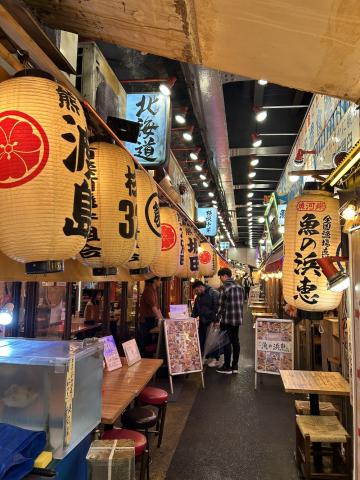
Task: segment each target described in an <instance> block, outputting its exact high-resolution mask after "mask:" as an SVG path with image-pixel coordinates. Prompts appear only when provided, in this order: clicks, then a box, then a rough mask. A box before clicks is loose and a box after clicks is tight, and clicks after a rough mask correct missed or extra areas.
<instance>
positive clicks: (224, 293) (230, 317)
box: [216, 268, 244, 375]
mask: <svg viewBox="0 0 360 480" xmlns="http://www.w3.org/2000/svg"><path fill="white" fill-rule="evenodd" d="M218 276H219V277H220V280H221V282H222V284H223V285H222V287H221V289H220V298H219V309H218V321H219V322H220V329H221V330H223V331H226V332H227V335H228V337H229V340H230V343H228V344H227V345H225V347H224V365H223V366H222V367H221V368H219V369H217V370H216V371H217V372H218V373H224V374H227V375H230V374H232V373H239V366H238V363H239V356H240V341H239V327H240V325H241V324H242V321H243V305H244V290H243V288H242V287H241V286H240V285H238V284H237V283H236V282H235V280H234V279H233V278H231V270H230V269H229V268H221V269H220V270H219V271H218ZM231 356H232V361H231Z"/></svg>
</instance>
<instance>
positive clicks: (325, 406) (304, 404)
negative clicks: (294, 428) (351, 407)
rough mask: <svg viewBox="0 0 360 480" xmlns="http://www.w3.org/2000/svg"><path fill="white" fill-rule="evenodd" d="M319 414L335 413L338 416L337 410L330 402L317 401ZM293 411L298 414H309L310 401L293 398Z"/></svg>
mask: <svg viewBox="0 0 360 480" xmlns="http://www.w3.org/2000/svg"><path fill="white" fill-rule="evenodd" d="M319 409H320V415H329V416H331V415H335V416H336V417H338V418H339V410H338V409H337V408H336V407H335V406H334V404H332V403H331V402H319ZM295 411H296V413H297V414H298V415H310V402H309V401H307V400H295Z"/></svg>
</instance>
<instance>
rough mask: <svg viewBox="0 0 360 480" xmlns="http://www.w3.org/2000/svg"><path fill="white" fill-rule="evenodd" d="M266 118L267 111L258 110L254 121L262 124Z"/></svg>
mask: <svg viewBox="0 0 360 480" xmlns="http://www.w3.org/2000/svg"><path fill="white" fill-rule="evenodd" d="M266 117H267V111H266V110H263V109H262V110H259V111H258V112H257V113H256V115H255V119H256V121H257V122H263V121H264V120H265V119H266Z"/></svg>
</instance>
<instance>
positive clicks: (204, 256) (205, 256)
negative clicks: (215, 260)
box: [199, 251, 211, 265]
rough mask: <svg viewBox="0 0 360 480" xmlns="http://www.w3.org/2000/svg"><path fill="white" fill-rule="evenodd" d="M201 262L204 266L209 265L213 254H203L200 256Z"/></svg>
mask: <svg viewBox="0 0 360 480" xmlns="http://www.w3.org/2000/svg"><path fill="white" fill-rule="evenodd" d="M199 260H200V263H202V264H203V265H207V264H208V263H210V262H211V253H210V252H206V251H205V252H201V253H200V255H199Z"/></svg>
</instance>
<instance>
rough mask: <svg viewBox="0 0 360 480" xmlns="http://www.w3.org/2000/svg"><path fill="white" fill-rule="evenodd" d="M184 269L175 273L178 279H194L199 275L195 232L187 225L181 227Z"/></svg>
mask: <svg viewBox="0 0 360 480" xmlns="http://www.w3.org/2000/svg"><path fill="white" fill-rule="evenodd" d="M183 239H184V267H183V268H182V269H181V270H180V271H179V272H178V273H177V275H176V276H177V277H179V278H189V279H190V278H191V277H196V276H197V275H198V274H199V252H198V248H199V240H198V237H197V235H196V232H195V230H194V229H193V228H192V227H189V226H188V225H185V226H183Z"/></svg>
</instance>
